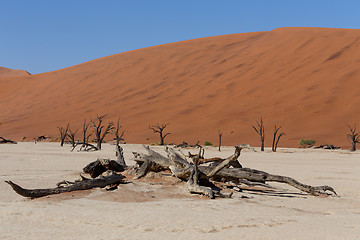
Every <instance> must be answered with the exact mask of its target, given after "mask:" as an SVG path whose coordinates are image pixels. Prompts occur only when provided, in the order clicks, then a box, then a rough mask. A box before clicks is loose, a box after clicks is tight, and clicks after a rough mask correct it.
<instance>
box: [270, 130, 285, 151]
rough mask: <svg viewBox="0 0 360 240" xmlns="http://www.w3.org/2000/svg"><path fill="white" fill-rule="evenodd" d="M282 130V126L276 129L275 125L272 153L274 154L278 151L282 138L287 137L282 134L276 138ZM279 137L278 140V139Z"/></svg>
mask: <svg viewBox="0 0 360 240" xmlns="http://www.w3.org/2000/svg"><path fill="white" fill-rule="evenodd" d="M280 129H281V126H280V127H276V124H275V127H274V137H273V142H272V147H271V149H272V151H273V152H276V149H277V146H278V143H279V141H280V138H281V137H282V136H284V135H285V133H284V132H282V133H280V134H279V135H278V136H276V135H277V134H278V131H279V130H280ZM276 137H277V138H276Z"/></svg>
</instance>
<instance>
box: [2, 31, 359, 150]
mask: <svg viewBox="0 0 360 240" xmlns="http://www.w3.org/2000/svg"><path fill="white" fill-rule="evenodd" d="M359 64H360V30H345V29H322V28H280V29H275V30H273V31H271V32H256V33H242V34H232V35H224V36H216V37H208V38H202V39H195V40H189V41H184V42H177V43H171V44H165V45H160V46H155V47H150V48H145V49H140V50H135V51H130V52H125V53H120V54H116V55H112V56H108V57H104V58H100V59H96V60H93V61H90V62H86V63H83V64H80V65H76V66H73V67H69V68H66V69H62V70H58V71H54V72H48V73H43V74H36V75H31V76H21V77H17V78H11V79H1V80H0V94H1V96H2V97H1V102H0V109H1V116H0V122H1V123H2V125H1V126H0V135H2V136H6V137H12V138H17V139H20V138H22V137H24V136H26V137H27V138H28V139H30V138H32V137H35V136H39V135H44V134H45V135H50V136H53V137H56V135H57V129H56V127H57V126H65V125H66V124H67V123H68V122H69V123H70V124H71V126H72V128H78V127H80V126H81V124H82V121H83V119H84V118H88V119H89V118H90V117H94V116H96V114H105V113H107V114H108V116H109V118H108V119H109V120H116V119H117V118H118V117H120V118H121V122H122V124H123V126H124V129H126V134H125V139H126V141H127V142H131V143H153V142H156V141H158V139H157V135H155V134H154V133H152V131H151V130H149V128H148V127H149V124H154V123H165V122H167V123H170V124H169V126H168V127H167V130H169V131H170V132H171V134H170V135H169V136H168V139H167V142H176V143H180V142H182V141H187V142H189V143H192V144H194V143H195V142H196V141H197V140H199V141H200V143H203V142H204V141H210V142H213V143H215V144H216V143H217V133H218V129H220V130H221V131H222V132H223V143H224V144H227V145H229V144H238V143H248V144H252V145H254V146H258V145H259V140H258V136H257V135H256V134H255V132H254V130H253V129H252V128H251V125H252V124H254V120H255V119H258V118H259V117H260V116H263V119H264V122H265V131H266V139H265V142H266V146H270V145H271V141H272V132H273V127H274V124H275V123H276V124H278V125H282V126H283V130H284V131H285V132H286V136H285V137H284V138H283V139H282V140H281V141H280V144H279V146H287V147H296V146H298V141H299V140H300V139H302V138H303V139H316V140H317V141H318V143H319V144H334V145H340V146H343V147H350V146H349V143H348V142H347V139H346V134H347V127H346V125H345V124H346V123H348V124H351V125H353V124H355V123H356V122H358V123H359V121H360V120H359V119H360V111H359V110H358V109H359V103H360V88H359V87H358V86H359V85H358V84H359V82H360V70H359Z"/></svg>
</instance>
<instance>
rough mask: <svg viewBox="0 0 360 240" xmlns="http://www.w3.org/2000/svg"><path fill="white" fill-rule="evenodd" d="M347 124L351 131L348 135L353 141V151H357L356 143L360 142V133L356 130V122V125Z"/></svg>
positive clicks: (351, 141) (350, 140)
mask: <svg viewBox="0 0 360 240" xmlns="http://www.w3.org/2000/svg"><path fill="white" fill-rule="evenodd" d="M346 126H348V128H349V130H350V133H349V134H348V135H347V137H348V140H349V142H350V143H351V151H356V144H357V143H359V142H360V135H359V134H360V133H359V132H356V124H355V125H354V127H353V128H352V127H350V126H349V125H348V124H346Z"/></svg>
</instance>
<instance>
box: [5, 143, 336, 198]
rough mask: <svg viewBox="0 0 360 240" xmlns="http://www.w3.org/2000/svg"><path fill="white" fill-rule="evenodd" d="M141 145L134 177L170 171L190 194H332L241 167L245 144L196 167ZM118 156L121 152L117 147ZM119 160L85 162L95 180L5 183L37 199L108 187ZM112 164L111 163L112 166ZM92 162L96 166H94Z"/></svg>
mask: <svg viewBox="0 0 360 240" xmlns="http://www.w3.org/2000/svg"><path fill="white" fill-rule="evenodd" d="M144 148H145V150H146V151H147V152H148V154H143V153H136V152H134V156H135V159H134V160H135V161H136V162H137V164H138V167H135V168H134V171H135V172H136V177H135V178H134V179H136V178H141V177H143V176H145V175H146V173H147V172H148V171H161V170H170V171H171V172H172V174H173V175H174V176H176V177H178V178H179V179H181V180H183V181H187V184H188V191H189V192H190V193H196V194H203V195H205V196H208V197H209V198H214V197H217V196H219V197H231V195H232V193H230V194H224V193H222V192H221V190H222V188H225V187H227V188H228V187H230V189H233V190H235V191H238V190H241V189H240V188H239V187H238V184H246V185H248V186H256V185H260V186H262V187H269V185H267V184H266V182H280V183H286V184H288V185H290V186H292V187H295V188H297V189H299V190H301V191H303V192H306V193H309V194H311V195H314V196H319V195H326V196H327V195H330V194H329V193H328V192H330V193H332V194H334V195H336V192H335V190H334V189H333V188H332V187H330V186H327V185H324V186H310V185H306V184H303V183H300V182H299V181H297V180H295V179H293V178H290V177H286V176H280V175H274V174H269V173H267V172H264V171H259V170H256V169H250V168H243V167H242V166H241V164H240V163H239V161H238V158H239V157H240V154H241V150H242V149H244V148H251V146H249V145H237V146H236V147H235V153H234V154H232V155H231V156H229V157H228V158H226V159H222V160H221V161H219V160H217V162H218V163H217V164H216V165H209V166H198V163H199V155H200V153H199V154H197V155H195V157H194V158H193V159H192V161H193V163H194V164H191V163H190V162H189V161H188V159H187V158H186V156H185V155H184V154H182V153H181V152H180V151H177V150H175V149H173V148H166V149H165V151H166V152H167V157H165V156H163V155H161V154H159V153H157V152H155V151H153V150H152V149H150V147H148V146H144ZM119 155H122V151H121V148H120V152H119ZM121 161H122V160H120V159H119V157H118V159H117V160H116V161H114V160H104V161H103V160H97V161H95V162H93V163H90V164H89V165H87V166H86V167H85V168H87V170H85V168H84V171H86V172H89V171H88V170H89V169H90V168H92V170H94V171H90V172H89V173H90V175H91V176H93V177H94V178H95V177H96V178H95V179H87V178H84V177H83V176H81V177H82V179H81V180H79V181H75V182H69V181H62V182H60V183H58V184H57V187H56V188H50V189H24V188H22V187H20V186H19V185H17V184H15V183H13V182H11V181H6V183H8V184H9V185H10V186H11V187H12V188H13V190H14V191H15V192H16V193H18V194H20V195H22V196H24V197H29V198H38V197H43V196H47V195H52V194H59V193H62V192H70V191H76V190H87V189H91V188H94V187H105V186H109V187H110V189H114V188H116V187H117V185H118V184H120V183H122V182H123V178H124V176H122V175H121V174H116V173H114V171H118V169H115V170H113V169H112V167H114V166H115V168H117V167H119V166H122V165H121V164H118V165H116V164H117V163H119V162H121ZM114 163H115V165H112V164H114ZM95 165H96V166H98V167H95ZM230 166H231V167H230ZM101 169H105V170H104V171H106V170H111V171H109V172H110V173H111V174H110V175H108V176H104V175H101V176H100V174H102V172H103V170H101ZM98 170H101V173H99V172H98ZM119 171H120V170H119ZM128 174H130V173H128ZM64 185H65V186H64ZM234 186H236V187H234Z"/></svg>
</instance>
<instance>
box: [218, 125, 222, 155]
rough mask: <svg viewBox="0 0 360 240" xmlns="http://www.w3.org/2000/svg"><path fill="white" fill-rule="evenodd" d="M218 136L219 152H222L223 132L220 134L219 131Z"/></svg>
mask: <svg viewBox="0 0 360 240" xmlns="http://www.w3.org/2000/svg"><path fill="white" fill-rule="evenodd" d="M218 135H219V152H220V151H221V138H222V132H220V130H218Z"/></svg>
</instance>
